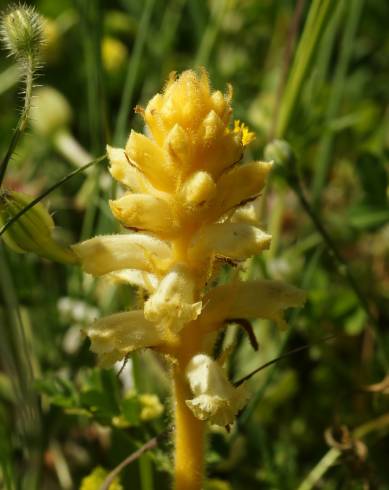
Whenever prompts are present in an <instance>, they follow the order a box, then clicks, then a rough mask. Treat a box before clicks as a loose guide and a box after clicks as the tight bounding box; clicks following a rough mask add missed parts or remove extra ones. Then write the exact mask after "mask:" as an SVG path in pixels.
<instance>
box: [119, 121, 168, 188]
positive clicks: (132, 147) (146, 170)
mask: <svg viewBox="0 0 389 490" xmlns="http://www.w3.org/2000/svg"><path fill="white" fill-rule="evenodd" d="M126 154H127V156H128V158H129V160H130V162H131V163H132V164H133V165H135V167H136V168H138V169H139V170H140V172H142V173H143V174H144V175H145V176H146V177H147V179H148V180H149V181H150V182H151V184H152V185H153V186H154V187H155V188H157V189H159V190H161V191H170V192H171V191H173V190H174V188H175V183H176V174H175V171H174V167H173V166H172V165H171V164H169V161H168V160H167V159H166V156H165V153H164V151H163V150H162V149H161V148H160V147H159V146H158V145H157V144H156V143H154V142H153V141H151V140H150V139H149V138H147V137H146V136H144V135H143V134H140V133H136V132H135V131H131V134H130V137H129V138H128V142H127V145H126Z"/></svg>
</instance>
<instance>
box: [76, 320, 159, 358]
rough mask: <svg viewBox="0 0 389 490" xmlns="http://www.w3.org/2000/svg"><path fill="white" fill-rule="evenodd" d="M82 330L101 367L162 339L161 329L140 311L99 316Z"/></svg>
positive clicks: (153, 344)
mask: <svg viewBox="0 0 389 490" xmlns="http://www.w3.org/2000/svg"><path fill="white" fill-rule="evenodd" d="M85 332H86V334H87V335H88V337H89V338H90V340H91V350H92V351H93V352H95V353H96V354H97V355H98V358H99V364H100V365H102V366H109V365H111V364H113V363H114V362H116V361H119V360H120V359H123V357H125V356H126V355H127V354H129V353H130V352H132V351H134V350H137V349H143V348H145V347H154V346H157V345H158V344H161V343H162V342H163V340H164V336H163V332H162V331H161V329H159V328H158V327H157V326H156V325H155V324H154V323H152V322H149V321H148V320H146V319H145V317H144V315H143V311H142V310H135V311H126V312H121V313H115V314H113V315H110V316H106V317H103V318H100V319H99V320H97V321H96V322H95V323H93V324H92V325H91V326H90V327H88V328H87V329H86V330H85Z"/></svg>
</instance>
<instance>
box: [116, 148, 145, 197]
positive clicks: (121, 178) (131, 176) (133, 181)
mask: <svg viewBox="0 0 389 490" xmlns="http://www.w3.org/2000/svg"><path fill="white" fill-rule="evenodd" d="M107 155H108V159H109V162H110V168H109V171H110V172H111V175H112V177H113V178H114V179H116V180H117V181H118V182H121V183H122V184H124V185H125V186H127V187H129V188H130V189H132V190H133V191H135V192H136V191H140V190H142V187H143V186H142V185H141V183H140V182H139V180H140V179H142V178H143V177H142V175H141V174H140V173H139V171H138V170H137V169H136V168H135V167H134V166H133V165H130V163H129V161H128V160H127V158H126V155H125V153H124V150H123V149H122V148H112V147H111V146H109V145H107Z"/></svg>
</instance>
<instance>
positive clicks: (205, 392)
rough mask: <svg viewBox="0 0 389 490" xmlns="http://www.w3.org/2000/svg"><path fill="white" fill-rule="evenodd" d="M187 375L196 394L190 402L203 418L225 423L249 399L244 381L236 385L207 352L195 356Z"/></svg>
mask: <svg viewBox="0 0 389 490" xmlns="http://www.w3.org/2000/svg"><path fill="white" fill-rule="evenodd" d="M186 377H187V379H188V382H189V386H190V389H191V391H192V393H193V395H194V398H192V399H191V400H186V404H187V405H188V407H189V408H190V409H191V410H192V412H193V414H194V416H195V417H197V418H198V419H200V420H209V421H210V422H211V423H212V424H216V425H221V426H227V425H229V424H232V423H233V421H234V418H235V416H236V414H237V413H238V412H239V410H241V409H242V408H243V407H244V406H245V404H246V402H247V400H248V394H247V391H246V388H245V386H244V384H242V385H240V386H238V387H237V388H235V387H234V386H233V385H232V384H231V383H230V381H228V379H227V376H226V373H225V372H224V370H223V368H222V367H221V366H220V364H219V363H218V362H217V361H215V360H213V359H212V358H211V357H209V356H207V355H205V354H197V355H195V356H194V357H193V358H192V359H191V361H190V362H189V364H188V366H187V368H186Z"/></svg>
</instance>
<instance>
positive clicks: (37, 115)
mask: <svg viewBox="0 0 389 490" xmlns="http://www.w3.org/2000/svg"><path fill="white" fill-rule="evenodd" d="M30 115H31V126H32V128H33V130H34V131H36V132H37V133H38V134H40V135H42V136H49V135H52V134H54V133H56V132H57V131H59V130H60V129H62V128H66V127H67V126H69V124H70V122H71V119H72V110H71V107H70V105H69V103H68V101H67V100H66V99H65V97H64V96H63V95H62V94H61V93H60V92H58V91H57V90H55V89H54V88H52V87H41V88H39V89H37V90H34V101H33V104H32V107H31V113H30Z"/></svg>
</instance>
